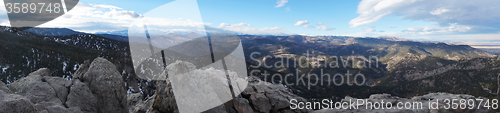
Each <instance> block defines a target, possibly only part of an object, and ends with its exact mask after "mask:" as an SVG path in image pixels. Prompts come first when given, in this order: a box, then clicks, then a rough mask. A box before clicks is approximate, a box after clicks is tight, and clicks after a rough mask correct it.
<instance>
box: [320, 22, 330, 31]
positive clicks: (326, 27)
mask: <svg viewBox="0 0 500 113" xmlns="http://www.w3.org/2000/svg"><path fill="white" fill-rule="evenodd" d="M326 25H328V24H323V23H321V22H318V27H316V30H325V31H332V30H334V29H335V28H330V27H328V26H326Z"/></svg>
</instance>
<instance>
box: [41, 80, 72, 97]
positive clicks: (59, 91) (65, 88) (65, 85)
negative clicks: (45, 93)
mask: <svg viewBox="0 0 500 113" xmlns="http://www.w3.org/2000/svg"><path fill="white" fill-rule="evenodd" d="M43 79H44V80H45V81H47V83H49V85H50V86H52V88H53V89H54V91H55V92H56V95H57V98H59V99H60V100H61V102H62V103H64V102H66V97H67V96H68V93H69V88H70V86H71V81H69V80H66V79H64V78H61V77H49V76H45V77H43Z"/></svg>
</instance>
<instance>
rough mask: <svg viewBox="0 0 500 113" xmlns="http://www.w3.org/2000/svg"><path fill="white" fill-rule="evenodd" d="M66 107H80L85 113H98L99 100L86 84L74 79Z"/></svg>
mask: <svg viewBox="0 0 500 113" xmlns="http://www.w3.org/2000/svg"><path fill="white" fill-rule="evenodd" d="M66 106H68V107H79V108H80V110H81V111H83V112H85V113H95V112H97V98H96V97H95V96H94V94H92V91H90V89H89V87H88V86H87V85H86V84H84V83H83V82H81V81H80V80H78V79H73V85H72V86H71V88H70V92H69V94H68V96H67V101H66Z"/></svg>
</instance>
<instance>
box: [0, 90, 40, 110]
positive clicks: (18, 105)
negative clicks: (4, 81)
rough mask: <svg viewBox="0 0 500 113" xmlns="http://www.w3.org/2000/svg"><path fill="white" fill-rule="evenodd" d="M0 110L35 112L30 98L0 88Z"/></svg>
mask: <svg viewBox="0 0 500 113" xmlns="http://www.w3.org/2000/svg"><path fill="white" fill-rule="evenodd" d="M0 112H2V113H35V112H36V109H35V105H34V104H33V103H32V102H31V101H30V99H28V98H26V97H23V96H21V95H17V94H10V93H6V92H4V91H3V90H0Z"/></svg>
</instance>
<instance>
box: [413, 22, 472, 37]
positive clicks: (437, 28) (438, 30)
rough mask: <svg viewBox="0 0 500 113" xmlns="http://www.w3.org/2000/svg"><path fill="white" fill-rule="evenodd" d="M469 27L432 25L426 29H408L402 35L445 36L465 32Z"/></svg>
mask: <svg viewBox="0 0 500 113" xmlns="http://www.w3.org/2000/svg"><path fill="white" fill-rule="evenodd" d="M469 30H471V27H469V26H465V25H458V24H450V25H449V26H441V25H433V26H426V27H410V28H407V29H405V30H403V33H406V34H410V35H429V34H446V33H452V32H467V31H469Z"/></svg>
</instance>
